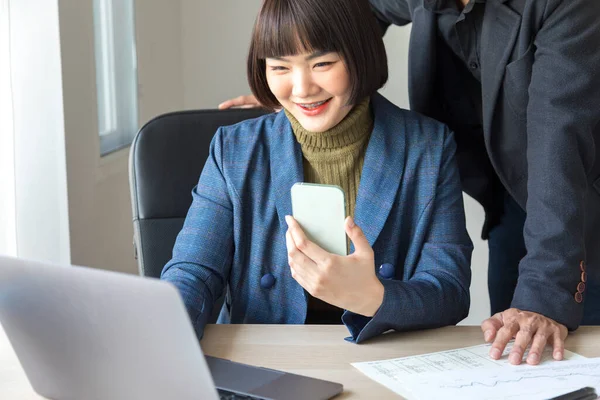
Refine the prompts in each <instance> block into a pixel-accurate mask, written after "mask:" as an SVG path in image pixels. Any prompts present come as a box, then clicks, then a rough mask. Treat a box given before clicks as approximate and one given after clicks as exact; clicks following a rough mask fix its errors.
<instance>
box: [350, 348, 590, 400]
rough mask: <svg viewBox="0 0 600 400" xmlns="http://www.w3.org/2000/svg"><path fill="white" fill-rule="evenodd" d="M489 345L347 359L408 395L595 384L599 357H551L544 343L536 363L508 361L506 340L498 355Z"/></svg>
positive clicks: (517, 393) (527, 392) (509, 392)
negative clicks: (491, 354)
mask: <svg viewBox="0 0 600 400" xmlns="http://www.w3.org/2000/svg"><path fill="white" fill-rule="evenodd" d="M489 350H490V345H489V344H485V345H480V346H473V347H466V348H462V349H455V350H449V351H443V352H439V353H430V354H423V355H419V356H412V357H403V358H397V359H392V360H382V361H370V362H362V363H354V364H352V365H353V366H354V367H356V368H357V369H358V370H360V371H361V372H362V373H364V374H365V375H367V376H368V377H370V378H371V379H373V380H375V381H376V382H379V383H380V384H382V385H384V386H386V387H388V388H389V389H390V390H392V391H394V392H396V393H398V394H400V395H401V396H403V397H405V398H407V399H419V400H421V399H439V398H444V399H461V400H464V399H511V398H512V399H517V398H526V399H547V398H550V397H554V396H558V395H561V394H564V393H568V392H571V391H573V390H577V389H580V388H582V387H585V386H591V387H595V388H596V389H597V390H600V358H599V359H586V358H585V357H582V356H580V355H578V354H575V353H572V352H570V351H565V356H564V358H565V360H563V361H553V360H552V348H551V347H547V348H546V350H545V351H544V353H543V354H542V358H541V362H540V365H537V366H528V365H526V364H523V365H519V366H513V365H511V364H510V363H509V362H508V353H509V352H510V350H511V344H509V346H508V347H507V349H506V350H505V352H504V354H503V357H502V358H501V359H500V360H492V359H491V358H490V357H489V356H488V354H489Z"/></svg>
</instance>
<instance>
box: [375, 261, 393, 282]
mask: <svg viewBox="0 0 600 400" xmlns="http://www.w3.org/2000/svg"><path fill="white" fill-rule="evenodd" d="M395 274H396V268H395V267H394V265H393V264H387V263H386V264H382V265H381V267H379V275H381V277H382V278H384V279H391V278H393V277H394V275H395Z"/></svg>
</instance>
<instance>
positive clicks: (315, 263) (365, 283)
mask: <svg viewBox="0 0 600 400" xmlns="http://www.w3.org/2000/svg"><path fill="white" fill-rule="evenodd" d="M285 220H286V222H287V224H288V230H287V232H286V235H285V239H286V246H287V252H288V262H289V264H290V268H291V271H292V277H293V278H294V279H295V280H296V281H297V282H298V283H299V284H300V286H302V287H303V288H304V289H306V291H307V292H308V293H310V294H311V295H312V296H314V297H316V298H318V299H321V300H323V301H325V302H327V303H329V304H333V305H335V306H337V307H340V308H343V309H346V310H348V311H351V312H353V313H356V314H361V315H364V316H367V317H372V316H373V315H375V313H376V312H377V310H379V307H380V306H381V303H382V302H383V294H384V287H383V285H382V284H381V282H380V281H379V279H378V278H377V276H376V275H375V267H374V265H375V257H374V254H373V249H372V248H371V245H370V244H369V242H368V240H367V238H366V237H365V235H364V234H363V231H362V230H361V229H360V228H359V227H358V226H357V225H355V224H354V221H352V218H350V217H348V218H346V223H345V228H346V233H347V234H348V237H350V240H352V243H354V248H355V251H354V253H352V254H351V255H349V256H338V255H336V254H331V253H329V252H327V251H325V250H324V249H322V248H321V247H319V246H318V245H317V244H315V243H313V242H311V241H310V240H308V238H307V237H306V235H305V233H304V231H303V230H302V228H301V227H300V224H298V222H297V221H296V220H295V219H294V218H293V217H291V216H287V217H286V218H285Z"/></svg>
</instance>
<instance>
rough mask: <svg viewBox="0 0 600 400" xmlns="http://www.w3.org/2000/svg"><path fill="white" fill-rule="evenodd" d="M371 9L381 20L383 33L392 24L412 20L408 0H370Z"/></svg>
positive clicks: (404, 23) (378, 19)
mask: <svg viewBox="0 0 600 400" xmlns="http://www.w3.org/2000/svg"><path fill="white" fill-rule="evenodd" d="M369 1H370V3H371V10H372V11H373V14H374V15H375V17H376V18H377V22H379V26H380V27H381V30H382V33H385V32H386V31H387V28H388V27H389V26H390V25H392V24H393V25H398V26H402V25H406V24H409V23H410V22H411V21H412V17H411V15H410V9H409V5H408V0H369Z"/></svg>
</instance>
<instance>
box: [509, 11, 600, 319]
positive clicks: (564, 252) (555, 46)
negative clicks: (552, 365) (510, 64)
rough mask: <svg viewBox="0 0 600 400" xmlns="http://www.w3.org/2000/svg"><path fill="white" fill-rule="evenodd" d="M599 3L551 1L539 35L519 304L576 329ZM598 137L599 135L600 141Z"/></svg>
mask: <svg viewBox="0 0 600 400" xmlns="http://www.w3.org/2000/svg"><path fill="white" fill-rule="evenodd" d="M599 18H600V2H598V1H594V0H573V1H560V0H550V1H549V4H548V7H547V12H546V16H545V18H544V21H543V24H542V26H541V28H540V30H539V32H538V34H537V36H536V39H535V41H534V46H535V58H534V63H533V68H532V74H531V82H530V85H529V103H528V106H527V161H528V170H527V173H528V180H527V190H528V199H527V205H526V211H527V219H526V221H525V228H524V238H525V245H526V248H527V255H526V257H525V258H524V259H523V260H522V261H521V263H520V265H519V271H520V272H519V281H518V284H517V288H516V292H515V296H514V298H513V302H512V306H513V307H516V308H519V309H523V310H528V311H533V312H537V313H540V314H543V315H545V316H547V317H549V318H552V319H554V320H555V321H557V322H559V323H561V324H564V325H565V326H567V328H569V329H570V330H573V329H576V328H577V327H578V325H579V323H580V321H581V318H582V313H583V304H579V303H577V302H576V301H575V293H577V285H578V283H579V282H580V279H581V278H580V277H581V270H580V263H581V261H585V254H586V249H585V231H584V221H585V215H584V198H585V195H586V190H587V174H588V173H589V172H590V169H591V168H592V165H593V163H594V151H595V150H594V149H595V146H598V145H600V143H595V142H594V137H593V135H594V134H593V132H594V129H595V128H596V127H597V126H598V123H599V121H600V69H599V68H600V52H599V51H598V44H599V43H600V24H598V19H599ZM597 139H598V138H596V140H597Z"/></svg>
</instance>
